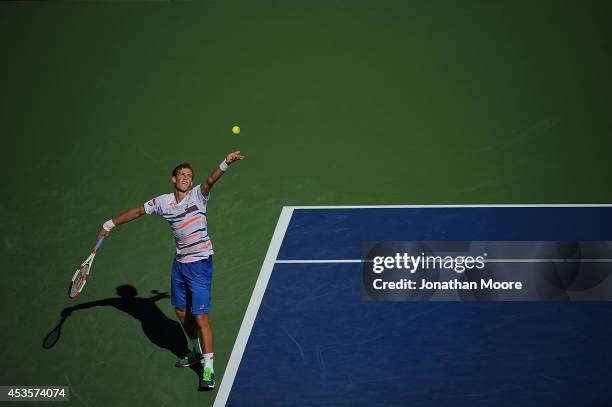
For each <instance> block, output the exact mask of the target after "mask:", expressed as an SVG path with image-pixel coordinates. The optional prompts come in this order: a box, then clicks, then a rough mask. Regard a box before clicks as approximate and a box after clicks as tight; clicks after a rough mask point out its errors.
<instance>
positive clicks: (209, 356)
mask: <svg viewBox="0 0 612 407" xmlns="http://www.w3.org/2000/svg"><path fill="white" fill-rule="evenodd" d="M211 282H212V256H211V257H209V258H208V259H207V260H206V261H199V262H196V263H194V264H193V268H192V269H191V279H190V281H189V287H190V291H191V296H192V301H191V314H192V315H193V318H194V320H195V324H196V326H197V330H198V334H199V337H200V343H201V344H202V352H203V359H202V364H203V366H204V373H203V377H202V380H201V381H200V386H201V387H203V388H208V389H212V388H214V387H215V376H214V369H213V356H214V353H213V343H214V341H213V331H212V327H211V326H210V320H209V318H208V312H209V310H210V288H211Z"/></svg>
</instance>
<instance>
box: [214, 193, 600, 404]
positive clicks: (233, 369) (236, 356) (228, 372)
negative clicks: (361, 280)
mask: <svg viewBox="0 0 612 407" xmlns="http://www.w3.org/2000/svg"><path fill="white" fill-rule="evenodd" d="M550 207H552V208H572V207H578V208H598V207H612V204H516V205H515V204H510V205H489V204H485V205H365V206H284V207H283V210H282V212H281V215H280V217H279V219H278V222H277V224H276V229H275V230H274V235H273V236H272V241H271V242H270V246H269V247H268V252H267V254H266V258H265V260H264V263H263V265H262V267H261V271H260V272H259V277H258V278H257V282H256V283H255V288H254V289H253V294H252V295H251V300H250V301H249V305H248V307H247V310H246V313H245V315H244V319H243V320H242V324H241V325H240V331H239V332H238V336H237V337H236V342H235V343H234V348H233V349H232V353H231V355H230V359H229V361H228V363H227V367H226V369H225V374H224V375H223V380H222V381H221V385H220V386H219V391H218V393H217V396H216V398H215V403H214V404H213V406H214V407H222V406H225V404H226V403H227V399H228V397H229V393H230V391H231V389H232V385H233V384H234V379H235V378H236V373H237V371H238V367H239V365H240V361H241V360H242V355H243V354H244V350H245V348H246V345H247V342H248V340H249V336H250V335H251V330H252V329H253V324H254V323H255V317H256V316H257V312H258V310H259V306H260V305H261V300H262V299H263V295H264V293H265V291H266V287H267V286H268V281H269V280H270V275H271V274H272V269H273V268H274V264H275V263H282V262H285V263H289V262H292V263H297V262H302V263H313V262H314V263H316V262H318V263H322V262H328V263H329V262H333V263H361V259H347V260H340V261H338V260H332V261H325V260H323V261H321V260H279V261H277V260H276V257H277V256H278V252H279V250H280V247H281V244H282V242H283V239H284V237H285V233H286V232H287V227H288V226H289V221H290V220H291V216H292V215H293V211H294V210H295V209H389V208H391V209H392V208H550Z"/></svg>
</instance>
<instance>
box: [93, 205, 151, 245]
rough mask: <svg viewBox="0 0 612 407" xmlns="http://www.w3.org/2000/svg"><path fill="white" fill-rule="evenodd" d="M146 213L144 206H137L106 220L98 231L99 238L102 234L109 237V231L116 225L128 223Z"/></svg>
mask: <svg viewBox="0 0 612 407" xmlns="http://www.w3.org/2000/svg"><path fill="white" fill-rule="evenodd" d="M144 214H145V210H144V207H143V206H137V207H136V208H132V209H130V210H128V211H126V212H123V213H122V214H121V215H119V216H117V217H114V218H112V219H109V220H107V221H106V222H104V224H103V225H102V229H100V231H99V232H98V239H100V238H101V237H102V236H104V237H107V236H108V233H109V232H110V231H111V229H112V228H114V227H115V226H119V225H121V224H122V223H127V222H130V221H132V220H134V219H136V218H138V217H140V216H142V215H144Z"/></svg>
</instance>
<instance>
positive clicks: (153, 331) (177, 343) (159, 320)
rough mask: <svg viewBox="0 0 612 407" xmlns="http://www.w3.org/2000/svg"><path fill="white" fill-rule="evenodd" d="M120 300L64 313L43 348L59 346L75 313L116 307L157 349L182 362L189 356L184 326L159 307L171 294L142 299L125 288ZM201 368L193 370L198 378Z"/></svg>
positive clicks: (131, 288) (80, 306)
mask: <svg viewBox="0 0 612 407" xmlns="http://www.w3.org/2000/svg"><path fill="white" fill-rule="evenodd" d="M116 293H117V297H111V298H104V299H101V300H96V301H89V302H85V303H81V304H77V305H74V306H72V307H67V308H64V309H63V310H62V311H61V317H62V319H61V321H60V322H59V324H58V325H57V326H56V327H55V328H54V329H53V330H52V331H51V332H50V333H49V334H47V336H46V337H45V339H44V340H43V345H42V347H43V348H44V349H50V348H52V347H53V346H55V345H56V344H57V342H58V341H59V338H60V336H61V328H62V325H63V324H64V322H65V321H66V320H67V319H68V317H69V316H70V315H71V314H73V313H74V312H78V311H84V310H87V309H90V308H94V307H109V306H110V307H113V308H115V309H117V310H119V311H122V312H124V313H126V314H128V315H130V316H132V317H133V318H135V319H137V320H138V321H139V322H140V325H141V327H142V331H143V333H144V334H145V336H146V337H147V339H148V340H149V341H150V342H151V343H152V344H154V345H156V346H158V347H160V348H162V349H165V350H168V351H170V352H171V353H172V354H173V355H174V356H176V357H177V358H182V357H183V356H185V355H186V354H187V353H188V352H189V348H188V343H187V339H186V337H185V334H184V333H183V329H182V327H181V325H180V324H179V323H178V322H177V321H174V320H172V319H170V318H168V317H167V316H166V315H165V314H164V313H163V312H162V310H161V309H160V308H159V307H158V306H157V301H159V300H162V299H166V298H170V296H169V295H168V293H165V292H162V293H160V292H158V291H156V290H154V291H152V292H151V293H152V294H153V295H151V296H150V297H139V296H138V290H137V289H136V287H134V286H132V285H129V284H124V285H121V286H118V287H117V288H116ZM198 365H199V364H198ZM198 368H199V369H200V370H201V367H200V366H195V367H193V368H192V370H193V371H194V372H195V373H196V374H197V373H199V372H198Z"/></svg>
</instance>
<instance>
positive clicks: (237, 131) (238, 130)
mask: <svg viewBox="0 0 612 407" xmlns="http://www.w3.org/2000/svg"><path fill="white" fill-rule="evenodd" d="M232 133H234V134H238V133H240V127H238V126H234V127H232Z"/></svg>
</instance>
